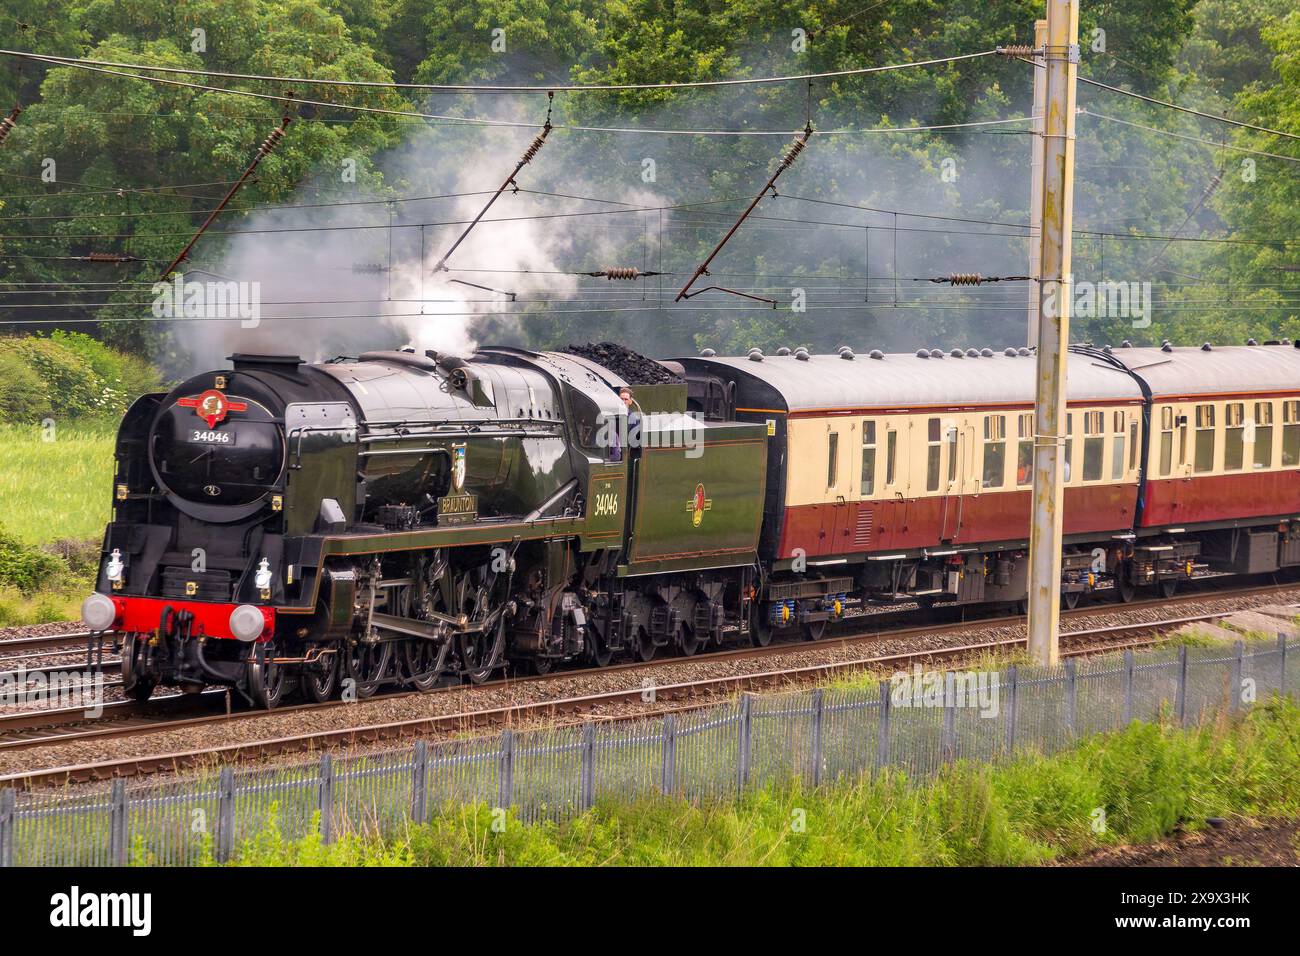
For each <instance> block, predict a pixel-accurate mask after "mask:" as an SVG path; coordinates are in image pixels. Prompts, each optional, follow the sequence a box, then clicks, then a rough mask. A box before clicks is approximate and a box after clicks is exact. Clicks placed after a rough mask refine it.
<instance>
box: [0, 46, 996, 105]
mask: <svg viewBox="0 0 1300 956" xmlns="http://www.w3.org/2000/svg"><path fill="white" fill-rule="evenodd" d="M996 53H997V51H996V50H979V51H977V52H974V53H959V54H955V55H953V56H943V57H935V58H933V59H929V60H915V61H912V62H908V63H886V64H883V65H881V66H863V67H853V68H850V69H847V70H830V71H827V72H823V73H798V74H792V75H786V76H755V77H737V78H735V79H729V80H677V81H665V82H662V83H588V84H582V83H576V84H563V83H560V84H548V85H545V86H508V85H494V84H467V83H398V82H393V81H383V80H339V79H329V78H327V77H306V76H299V77H290V76H274V75H268V74H258V73H228V72H221V71H219V70H204V69H186V68H184V67H169V66H153V65H150V64H147V63H124V62H120V61H113V60H91V59H86V58H83V57H67V56H55V55H52V54H44V53H24V52H22V51H20V50H6V49H0V56H12V57H19V58H23V59H29V60H38V61H41V62H45V63H56V64H59V65H62V66H72V67H82V68H92V67H93V68H97V69H98V68H105V67H115V68H117V69H123V70H137V71H140V72H144V73H168V74H180V75H185V76H216V77H220V78H221V79H224V80H245V81H258V82H264V83H275V84H280V85H285V84H289V85H294V86H311V85H314V86H344V87H358V88H369V89H390V90H425V91H429V92H447V93H597V92H609V93H619V92H632V91H635V90H684V89H702V88H709V87H725V86H761V85H767V84H772V83H793V82H807V81H809V80H827V79H840V78H843V77H849V76H864V75H868V74H871V73H887V72H892V71H894V70H906V69H913V68H916V67H923V66H939V65H942V64H945V63H958V62H962V61H965V60H974V59H979V58H980V57H986V56H994V55H996ZM331 105H333V104H331Z"/></svg>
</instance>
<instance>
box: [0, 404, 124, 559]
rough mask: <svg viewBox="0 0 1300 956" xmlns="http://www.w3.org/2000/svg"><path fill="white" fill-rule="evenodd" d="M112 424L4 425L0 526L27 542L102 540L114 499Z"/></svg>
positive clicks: (0, 455)
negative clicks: (49, 430) (48, 429)
mask: <svg viewBox="0 0 1300 956" xmlns="http://www.w3.org/2000/svg"><path fill="white" fill-rule="evenodd" d="M115 428H116V426H115V425H114V424H108V423H105V424H89V423H85V424H76V425H60V424H57V423H56V425H55V426H54V431H53V439H54V440H53V441H46V440H45V437H44V434H43V430H42V428H41V426H39V425H31V426H24V425H0V449H3V452H2V453H0V522H2V523H3V525H4V529H5V530H6V531H7V532H8V533H9V534H11V535H13V536H14V537H16V538H17V539H18V540H20V541H22V542H23V543H24V544H33V545H39V544H47V543H50V542H53V541H59V540H63V539H72V540H76V541H84V540H88V539H94V540H98V539H100V538H101V537H102V536H103V534H104V525H105V524H106V523H107V522H108V517H109V509H110V507H111V505H112V496H113V441H114V433H115Z"/></svg>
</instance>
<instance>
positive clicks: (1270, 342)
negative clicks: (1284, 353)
mask: <svg viewBox="0 0 1300 956" xmlns="http://www.w3.org/2000/svg"><path fill="white" fill-rule="evenodd" d="M1264 344H1265V345H1281V344H1282V340H1281V339H1268V340H1267V341H1265V342H1264Z"/></svg>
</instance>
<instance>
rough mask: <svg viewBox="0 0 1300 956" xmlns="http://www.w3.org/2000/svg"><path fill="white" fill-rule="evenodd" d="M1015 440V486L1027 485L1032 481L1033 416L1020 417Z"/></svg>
mask: <svg viewBox="0 0 1300 956" xmlns="http://www.w3.org/2000/svg"><path fill="white" fill-rule="evenodd" d="M1016 438H1017V439H1019V444H1018V445H1017V446H1016V484H1017V485H1022V486H1023V485H1027V484H1029V483H1030V482H1032V481H1033V480H1034V416H1033V414H1032V413H1030V414H1028V415H1021V416H1020V417H1019V424H1018V427H1017V434H1016Z"/></svg>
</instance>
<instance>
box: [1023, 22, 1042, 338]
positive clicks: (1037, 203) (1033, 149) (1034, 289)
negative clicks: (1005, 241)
mask: <svg viewBox="0 0 1300 956" xmlns="http://www.w3.org/2000/svg"><path fill="white" fill-rule="evenodd" d="M1046 45H1047V21H1046V20H1035V21H1034V49H1035V50H1041V49H1043V47H1045V46H1046ZM1033 62H1034V64H1035V66H1034V108H1033V110H1032V111H1031V112H1030V114H1029V115H1030V116H1032V117H1033V118H1034V119H1033V122H1032V123H1031V124H1030V131H1031V132H1032V134H1033V135H1031V136H1030V137H1029V143H1030V152H1029V242H1028V246H1029V271H1028V273H1027V274H1028V275H1031V276H1033V277H1034V278H1035V279H1037V278H1038V266H1039V262H1038V260H1039V257H1040V256H1041V255H1042V252H1043V250H1042V249H1041V248H1040V247H1039V242H1040V239H1039V237H1040V236H1041V235H1042V224H1043V219H1042V216H1043V115H1044V113H1045V112H1046V111H1047V70H1045V69H1040V68H1039V67H1038V65H1037V64H1038V60H1037V58H1035V59H1034V61H1033ZM1026 343H1027V344H1028V345H1029V346H1030V347H1033V346H1035V345H1037V344H1038V283H1037V282H1030V283H1029V337H1028V338H1027V339H1026Z"/></svg>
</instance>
